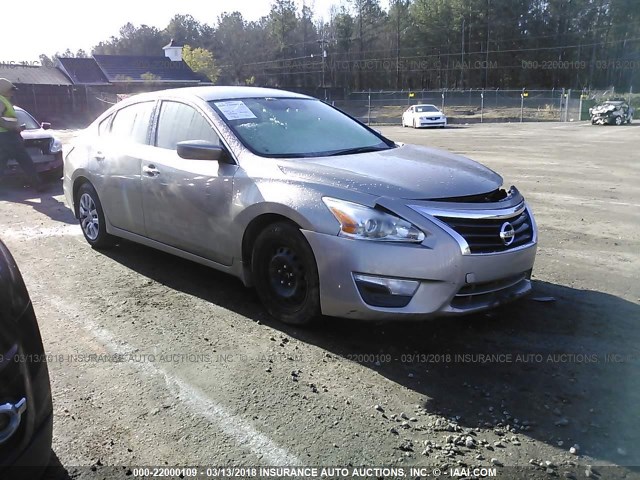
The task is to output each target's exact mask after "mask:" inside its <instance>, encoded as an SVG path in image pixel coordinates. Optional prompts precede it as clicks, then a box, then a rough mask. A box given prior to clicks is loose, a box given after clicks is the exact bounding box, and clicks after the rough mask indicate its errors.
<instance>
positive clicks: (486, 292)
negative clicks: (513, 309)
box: [451, 270, 531, 310]
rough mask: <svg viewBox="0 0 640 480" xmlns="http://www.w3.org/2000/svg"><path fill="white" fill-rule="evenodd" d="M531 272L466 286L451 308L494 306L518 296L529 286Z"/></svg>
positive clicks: (455, 298)
mask: <svg viewBox="0 0 640 480" xmlns="http://www.w3.org/2000/svg"><path fill="white" fill-rule="evenodd" d="M530 278H531V271H530V270H529V271H527V272H524V273H521V274H519V275H515V276H513V277H509V278H504V279H501V280H494V281H492V282H483V283H472V284H468V285H465V286H464V287H462V288H461V289H460V291H459V292H458V293H457V294H456V295H455V297H454V298H453V300H452V301H451V306H452V307H453V308H456V309H459V310H466V309H472V308H476V307H482V306H483V305H494V304H496V303H501V302H503V301H506V300H508V299H509V297H511V296H513V295H518V294H519V293H518V292H522V291H523V289H524V288H525V287H526V286H527V283H526V282H528V281H529V279H530Z"/></svg>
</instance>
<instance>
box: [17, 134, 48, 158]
mask: <svg viewBox="0 0 640 480" xmlns="http://www.w3.org/2000/svg"><path fill="white" fill-rule="evenodd" d="M24 146H25V147H27V148H37V149H38V150H40V151H41V152H42V154H43V155H46V154H48V153H49V147H50V146H51V139H50V138H34V139H29V140H25V141H24Z"/></svg>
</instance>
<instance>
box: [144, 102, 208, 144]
mask: <svg viewBox="0 0 640 480" xmlns="http://www.w3.org/2000/svg"><path fill="white" fill-rule="evenodd" d="M186 140H205V141H207V142H210V143H212V144H214V145H219V144H220V141H219V139H218V135H216V133H215V132H214V131H213V128H211V125H209V123H208V122H207V121H206V120H205V118H204V117H203V116H202V115H201V114H200V113H199V112H198V111H197V110H196V109H195V108H193V107H191V106H189V105H185V104H184V103H179V102H162V106H161V107H160V119H159V120H158V133H157V138H156V146H157V147H160V148H166V149H169V150H175V149H176V145H177V144H178V142H183V141H186Z"/></svg>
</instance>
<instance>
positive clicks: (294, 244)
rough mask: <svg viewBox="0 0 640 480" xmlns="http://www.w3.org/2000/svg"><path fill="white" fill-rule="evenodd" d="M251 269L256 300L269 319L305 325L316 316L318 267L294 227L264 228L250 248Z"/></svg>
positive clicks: (318, 291) (318, 290)
mask: <svg viewBox="0 0 640 480" xmlns="http://www.w3.org/2000/svg"><path fill="white" fill-rule="evenodd" d="M251 269H252V273H253V279H254V284H255V286H256V291H257V293H258V297H260V300H261V301H262V303H263V304H264V306H265V307H266V309H267V312H269V314H270V315H271V316H272V317H274V318H276V319H278V320H280V321H281V322H284V323H288V324H291V325H308V324H310V323H311V322H312V321H313V320H314V319H315V318H316V317H318V316H319V314H320V282H319V280H318V267H317V266H316V260H315V257H314V255H313V251H312V250H311V247H310V246H309V244H308V243H307V240H306V239H305V238H304V236H303V235H302V233H300V230H299V229H298V228H297V227H295V226H293V225H291V224H289V223H284V222H281V223H274V224H272V225H269V226H268V227H267V228H265V229H264V230H263V231H262V232H261V233H260V235H258V238H257V239H256V242H255V244H254V247H253V254H252V258H251Z"/></svg>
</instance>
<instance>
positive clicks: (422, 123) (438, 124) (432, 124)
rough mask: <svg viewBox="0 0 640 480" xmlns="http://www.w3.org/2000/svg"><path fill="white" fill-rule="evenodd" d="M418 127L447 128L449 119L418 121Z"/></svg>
mask: <svg viewBox="0 0 640 480" xmlns="http://www.w3.org/2000/svg"><path fill="white" fill-rule="evenodd" d="M416 126H418V127H446V126H447V119H446V118H443V119H437V120H416Z"/></svg>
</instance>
